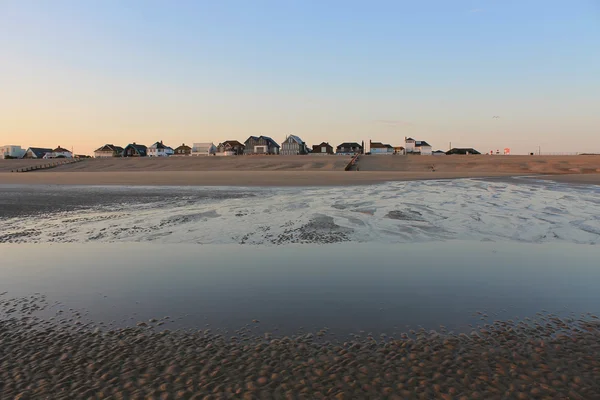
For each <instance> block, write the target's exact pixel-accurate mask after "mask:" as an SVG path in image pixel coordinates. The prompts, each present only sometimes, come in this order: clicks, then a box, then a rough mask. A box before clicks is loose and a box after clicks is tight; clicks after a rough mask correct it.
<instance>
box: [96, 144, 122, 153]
mask: <svg viewBox="0 0 600 400" xmlns="http://www.w3.org/2000/svg"><path fill="white" fill-rule="evenodd" d="M117 148H119V149H121V150H123V148H122V147H119V146H115V145H114V144H105V145H104V146H102V147H100V148H99V149H96V150H94V152H97V151H116V150H117Z"/></svg>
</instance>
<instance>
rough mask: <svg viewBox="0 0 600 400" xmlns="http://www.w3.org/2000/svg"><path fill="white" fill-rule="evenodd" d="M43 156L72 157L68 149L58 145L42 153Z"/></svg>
mask: <svg viewBox="0 0 600 400" xmlns="http://www.w3.org/2000/svg"><path fill="white" fill-rule="evenodd" d="M44 158H73V153H72V152H71V151H70V150H67V149H65V148H62V147H60V146H58V147H57V148H55V149H54V150H52V152H50V153H46V154H44Z"/></svg>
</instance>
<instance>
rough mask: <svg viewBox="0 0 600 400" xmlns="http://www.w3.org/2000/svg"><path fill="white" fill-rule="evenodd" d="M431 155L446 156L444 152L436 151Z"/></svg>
mask: <svg viewBox="0 0 600 400" xmlns="http://www.w3.org/2000/svg"><path fill="white" fill-rule="evenodd" d="M431 154H432V155H434V156H445V155H446V152H445V151H443V150H436V151H434V152H432V153H431Z"/></svg>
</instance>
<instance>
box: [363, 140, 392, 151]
mask: <svg viewBox="0 0 600 400" xmlns="http://www.w3.org/2000/svg"><path fill="white" fill-rule="evenodd" d="M369 149H370V150H369V151H370V152H371V154H394V147H393V146H392V145H389V144H384V143H381V142H372V141H369Z"/></svg>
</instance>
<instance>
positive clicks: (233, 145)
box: [217, 140, 245, 156]
mask: <svg viewBox="0 0 600 400" xmlns="http://www.w3.org/2000/svg"><path fill="white" fill-rule="evenodd" d="M244 148H245V146H244V145H243V144H242V143H240V142H238V141H237V140H226V141H224V142H222V143H219V145H218V146H217V153H218V154H219V155H227V156H241V155H243V154H244Z"/></svg>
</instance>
